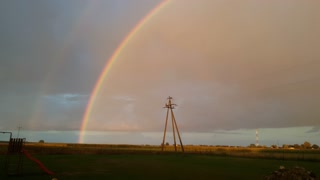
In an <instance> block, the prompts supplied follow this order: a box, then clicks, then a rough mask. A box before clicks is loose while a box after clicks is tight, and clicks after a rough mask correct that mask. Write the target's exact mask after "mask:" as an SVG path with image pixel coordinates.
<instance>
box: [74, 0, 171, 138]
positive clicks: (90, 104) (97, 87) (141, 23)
mask: <svg viewBox="0 0 320 180" xmlns="http://www.w3.org/2000/svg"><path fill="white" fill-rule="evenodd" d="M169 2H170V0H164V1H162V2H161V3H160V4H158V5H157V6H156V7H155V8H154V9H152V10H151V11H150V12H149V13H148V14H147V15H146V16H145V17H144V18H142V19H141V20H140V21H139V22H138V23H137V24H136V25H135V26H134V28H133V29H132V30H131V31H130V32H129V33H128V35H127V36H126V37H125V38H124V39H123V40H122V42H121V43H120V45H119V46H118V47H117V49H116V50H115V51H114V53H113V54H112V56H111V57H110V58H109V60H108V61H107V63H106V65H105V67H104V69H103V71H102V73H101V75H100V76H99V78H98V81H97V82H96V84H95V86H94V88H93V90H92V93H91V96H90V99H89V102H88V104H87V107H86V110H85V113H84V116H83V119H82V123H81V128H80V135H79V139H78V143H83V140H84V137H85V133H86V127H87V125H88V123H89V118H90V114H91V111H92V108H93V105H94V103H95V100H96V98H97V95H98V94H99V92H100V89H101V86H102V84H103V82H104V79H105V78H106V76H107V75H108V72H109V71H110V69H111V68H112V65H113V64H114V63H115V61H116V60H117V58H118V57H119V55H120V54H121V52H122V50H123V49H125V47H126V45H127V44H128V43H129V41H130V40H131V39H132V38H133V37H134V36H135V34H137V33H138V32H139V30H140V29H141V28H142V27H143V26H144V25H145V24H146V23H148V22H149V21H150V20H151V19H152V17H154V16H155V15H156V14H157V13H158V12H160V10H161V9H163V7H164V6H166V5H167V4H169Z"/></svg>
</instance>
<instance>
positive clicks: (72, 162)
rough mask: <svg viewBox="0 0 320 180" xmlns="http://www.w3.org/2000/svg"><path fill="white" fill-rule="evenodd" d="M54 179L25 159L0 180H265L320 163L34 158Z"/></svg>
mask: <svg viewBox="0 0 320 180" xmlns="http://www.w3.org/2000/svg"><path fill="white" fill-rule="evenodd" d="M35 157H36V158H38V159H39V160H41V161H42V162H43V164H44V165H45V166H47V167H48V169H50V170H51V171H53V172H55V175H53V176H50V175H45V174H44V173H42V172H41V170H40V169H38V168H37V167H36V165H35V164H34V163H32V162H28V160H27V159H25V168H24V170H25V176H24V177H19V176H17V177H14V176H13V177H7V176H6V175H5V174H4V172H3V171H2V173H1V176H0V179H12V180H14V179H52V178H57V179H58V180H64V179H65V180H69V179H77V180H81V179H83V180H84V179H86V180H87V179H262V178H263V176H264V175H267V174H269V173H271V172H273V171H275V170H276V169H278V168H279V166H281V165H282V166H285V167H295V166H302V167H305V168H306V169H308V170H312V171H313V172H315V174H316V175H317V176H319V175H320V163H319V162H309V161H291V160H290V161H288V160H285V161H283V160H272V159H254V158H252V159H251V158H237V157H228V156H213V155H198V154H127V155H126V154H118V155H92V154H91V155H39V156H35Z"/></svg>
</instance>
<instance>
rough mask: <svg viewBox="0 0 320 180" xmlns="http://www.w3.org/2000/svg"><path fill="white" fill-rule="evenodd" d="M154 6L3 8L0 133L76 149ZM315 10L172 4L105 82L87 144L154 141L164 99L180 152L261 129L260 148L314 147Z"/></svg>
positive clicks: (318, 102)
mask: <svg viewBox="0 0 320 180" xmlns="http://www.w3.org/2000/svg"><path fill="white" fill-rule="evenodd" d="M159 3H161V1H160V0H154V1H150V0H134V1H132V0H120V1H119V0H109V1H104V0H97V1H82V0H70V1H63V0H57V1H49V0H48V1H46V0H45V1H38V0H30V1H18V0H11V1H1V2H0V23H1V28H0V38H1V41H0V47H1V48H0V83H1V88H0V99H1V101H0V115H1V123H0V131H14V132H15V133H16V130H17V127H18V126H22V131H21V136H25V137H27V138H28V139H29V140H30V141H38V140H39V139H45V141H49V142H50V141H51V142H60V141H62V142H78V139H79V135H80V134H79V130H80V129H81V124H82V121H83V116H84V112H85V109H86V107H87V104H88V102H89V98H90V96H91V95H92V90H93V88H94V86H95V84H96V82H97V80H98V78H99V77H100V74H101V73H102V71H103V69H104V66H105V65H106V63H107V62H108V61H110V58H111V56H112V55H113V53H114V52H115V51H116V49H117V47H118V46H119V45H120V44H121V42H122V41H123V39H125V38H126V37H127V35H128V34H129V33H130V32H131V30H132V29H134V27H135V26H136V25H137V24H138V22H140V21H141V20H142V19H143V18H144V17H145V16H146V15H147V14H148V13H149V12H150V11H152V10H153V9H154V8H155V7H157V5H158V4H159ZM319 8H320V3H319V2H317V1H298V0H290V1H289V0H284V1H281V2H280V1H276V0H271V1H253V0H245V1H236V0H227V1H221V0H200V1H191V0H190V1H182V0H176V1H175V0H172V1H169V2H168V3H166V4H165V5H164V6H163V7H162V8H161V10H160V11H158V12H157V13H156V14H154V16H153V17H152V18H151V19H149V20H148V21H147V22H145V24H144V25H143V26H142V27H140V29H139V30H138V31H137V32H136V33H135V34H134V36H132V38H131V40H130V41H129V42H128V43H127V44H126V45H125V46H123V49H122V50H121V52H120V54H119V55H118V57H117V58H116V59H115V61H114V63H113V65H112V67H111V68H110V71H109V72H108V73H107V75H106V77H104V81H103V82H102V84H101V88H100V90H99V92H98V93H97V94H96V95H95V97H96V100H95V101H94V103H93V106H92V109H91V114H90V115H89V119H88V124H87V127H86V131H87V133H85V136H84V141H83V142H85V143H96V142H99V143H129V144H130V143H132V144H136V143H139V144H144V143H148V144H159V143H160V142H161V140H162V139H161V138H162V134H161V132H162V131H163V128H164V120H165V114H166V110H165V109H163V108H162V107H163V106H164V104H165V103H166V98H167V97H168V96H169V95H170V96H173V98H174V99H173V101H174V103H176V104H178V106H177V108H176V109H175V115H176V120H177V123H178V126H179V130H180V131H181V133H182V138H183V141H185V142H186V143H190V144H231V145H234V144H237V143H238V144H239V143H240V145H248V144H251V143H255V129H256V128H259V132H260V136H259V137H260V142H261V144H275V143H279V141H280V143H281V144H283V143H303V141H304V140H308V141H311V143H317V144H320V141H319V138H318V137H319V136H320V131H319V130H320V110H319V107H320V94H319V92H320V71H319V69H320V51H319V49H320V34H319V32H320V12H319V11H318V9H319ZM170 128H171V127H169V129H168V130H169V131H171V129H170ZM1 138H3V137H1ZM28 139H27V140H28ZM170 140H171V139H170V135H169V137H168V141H170Z"/></svg>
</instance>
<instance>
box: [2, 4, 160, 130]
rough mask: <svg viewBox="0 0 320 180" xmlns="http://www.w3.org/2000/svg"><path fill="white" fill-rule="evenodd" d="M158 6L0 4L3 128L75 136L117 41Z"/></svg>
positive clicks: (117, 43)
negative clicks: (64, 132) (70, 130)
mask: <svg viewBox="0 0 320 180" xmlns="http://www.w3.org/2000/svg"><path fill="white" fill-rule="evenodd" d="M157 3H158V1H146V0H141V1H103V0H102V1H83V0H70V1H64V0H57V1H49V0H44V1H39V0H30V1H18V0H12V1H1V2H0V24H1V28H0V39H1V40H0V84H1V89H0V99H1V102H0V114H1V116H2V119H3V120H2V123H1V125H0V127H2V128H11V129H12V128H15V127H16V126H17V124H21V125H22V126H24V128H25V129H28V128H29V129H33V130H35V129H57V130H58V129H62V130H67V129H72V130H73V129H79V128H80V123H81V120H82V116H83V113H84V109H85V106H86V104H87V101H88V99H89V96H90V93H91V91H92V89H93V87H94V85H95V83H96V81H97V79H98V77H99V75H100V73H101V70H102V69H103V67H104V65H105V63H106V61H107V60H108V59H109V57H110V56H111V55H112V53H113V52H114V50H115V49H116V47H117V46H118V45H119V43H120V42H121V40H122V39H123V38H124V37H125V36H126V34H127V33H128V32H130V30H131V29H132V28H133V27H134V25H135V24H136V23H137V22H138V21H139V20H140V19H141V18H142V17H143V16H144V15H145V14H146V13H147V12H148V11H150V9H151V8H152V7H154V6H155V5H156V4H157Z"/></svg>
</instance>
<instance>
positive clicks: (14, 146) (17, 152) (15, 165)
mask: <svg viewBox="0 0 320 180" xmlns="http://www.w3.org/2000/svg"><path fill="white" fill-rule="evenodd" d="M0 133H3V134H5V133H7V134H10V139H9V144H8V151H7V154H6V158H5V162H4V163H5V164H4V168H5V171H6V173H7V174H8V175H19V174H22V173H23V157H24V155H23V153H22V151H23V146H24V143H25V140H26V139H25V138H12V133H11V132H0Z"/></svg>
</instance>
